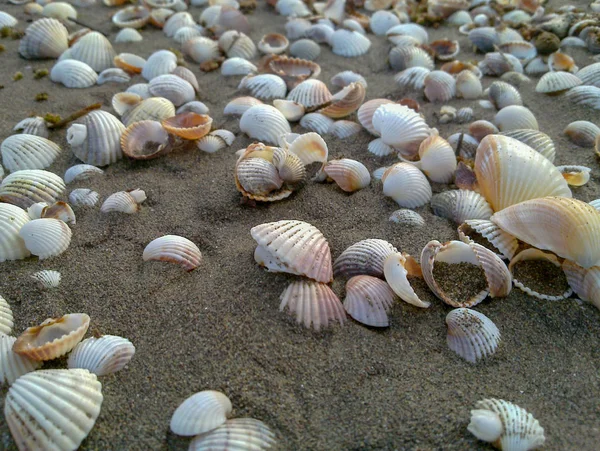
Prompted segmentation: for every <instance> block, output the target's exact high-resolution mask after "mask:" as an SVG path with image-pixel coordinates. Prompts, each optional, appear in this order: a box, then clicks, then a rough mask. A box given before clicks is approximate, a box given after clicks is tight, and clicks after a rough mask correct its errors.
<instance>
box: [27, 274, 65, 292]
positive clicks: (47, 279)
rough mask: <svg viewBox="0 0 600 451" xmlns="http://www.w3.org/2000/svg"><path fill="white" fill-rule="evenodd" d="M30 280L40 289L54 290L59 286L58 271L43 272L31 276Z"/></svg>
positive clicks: (59, 277)
mask: <svg viewBox="0 0 600 451" xmlns="http://www.w3.org/2000/svg"><path fill="white" fill-rule="evenodd" d="M31 278H32V279H35V280H37V281H38V282H39V283H40V285H41V286H42V288H46V289H48V288H56V287H57V286H58V285H59V284H60V279H61V276H60V273H59V272H58V271H51V270H43V271H38V272H36V273H34V274H32V275H31Z"/></svg>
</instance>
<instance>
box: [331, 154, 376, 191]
mask: <svg viewBox="0 0 600 451" xmlns="http://www.w3.org/2000/svg"><path fill="white" fill-rule="evenodd" d="M323 171H325V173H326V174H327V176H328V177H329V178H331V179H333V181H335V183H337V185H338V186H339V187H340V188H341V189H342V190H344V191H346V192H349V193H352V192H354V191H358V190H360V189H363V188H366V187H367V186H369V184H370V183H371V175H370V174H369V170H368V169H367V168H366V167H365V166H364V165H363V164H362V163H361V162H359V161H356V160H350V159H348V158H342V159H341V160H331V161H329V162H327V164H325V166H324V167H323Z"/></svg>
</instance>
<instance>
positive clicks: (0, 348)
mask: <svg viewBox="0 0 600 451" xmlns="http://www.w3.org/2000/svg"><path fill="white" fill-rule="evenodd" d="M15 341H17V339H16V338H15V337H11V336H9V335H4V334H0V384H7V385H11V384H12V383H13V382H14V381H16V380H17V379H18V378H19V377H21V376H22V375H24V374H27V373H31V372H32V371H35V370H36V369H38V368H39V367H40V366H42V362H38V361H36V360H31V359H30V358H28V357H24V356H21V355H19V354H17V353H16V352H14V351H13V350H12V347H13V345H14V343H15Z"/></svg>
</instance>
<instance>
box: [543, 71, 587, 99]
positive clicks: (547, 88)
mask: <svg viewBox="0 0 600 451" xmlns="http://www.w3.org/2000/svg"><path fill="white" fill-rule="evenodd" d="M581 84H582V81H581V80H580V79H579V78H578V77H577V76H575V75H573V74H570V73H569V72H548V73H546V74H544V75H543V76H542V78H540V81H539V82H538V84H537V86H536V87H535V92H539V93H543V94H549V95H554V94H560V93H561V92H565V91H567V90H569V89H571V88H574V87H575V86H579V85H581Z"/></svg>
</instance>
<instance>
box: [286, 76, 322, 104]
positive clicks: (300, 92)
mask: <svg viewBox="0 0 600 451" xmlns="http://www.w3.org/2000/svg"><path fill="white" fill-rule="evenodd" d="M332 99H333V96H332V95H331V93H330V92H329V89H327V86H326V85H325V83H323V82H322V81H320V80H314V79H309V80H306V81H303V82H302V83H300V84H299V85H297V86H296V87H295V88H294V89H292V90H291V91H290V93H289V94H288V96H287V100H291V101H293V102H297V103H299V104H301V105H303V106H304V107H305V108H306V109H307V110H308V111H311V110H314V109H315V108H318V107H320V106H321V105H325V104H326V103H329V102H331V100H332Z"/></svg>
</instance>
